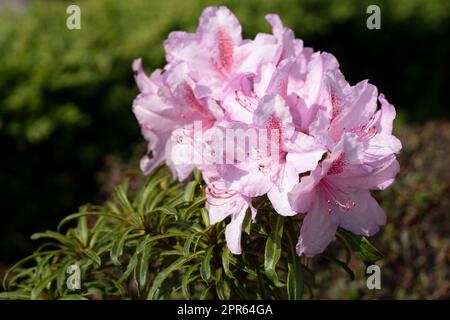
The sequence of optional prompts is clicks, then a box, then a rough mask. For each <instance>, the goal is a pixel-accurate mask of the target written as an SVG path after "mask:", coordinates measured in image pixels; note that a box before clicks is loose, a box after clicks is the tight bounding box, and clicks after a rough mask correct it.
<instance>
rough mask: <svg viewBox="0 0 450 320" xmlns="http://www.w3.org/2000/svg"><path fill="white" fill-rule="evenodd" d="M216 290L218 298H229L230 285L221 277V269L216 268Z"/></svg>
mask: <svg viewBox="0 0 450 320" xmlns="http://www.w3.org/2000/svg"><path fill="white" fill-rule="evenodd" d="M216 292H217V296H218V297H219V299H220V300H230V294H231V290H230V285H229V284H228V281H227V279H225V278H222V269H220V268H219V269H217V270H216Z"/></svg>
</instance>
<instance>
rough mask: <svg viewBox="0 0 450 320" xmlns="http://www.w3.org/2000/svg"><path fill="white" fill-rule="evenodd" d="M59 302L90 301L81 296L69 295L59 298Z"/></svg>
mask: <svg viewBox="0 0 450 320" xmlns="http://www.w3.org/2000/svg"><path fill="white" fill-rule="evenodd" d="M59 300H89V299H88V298H85V297H83V296H81V295H79V294H68V295H65V296H63V297H61V298H59Z"/></svg>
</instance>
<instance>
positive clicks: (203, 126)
mask: <svg viewBox="0 0 450 320" xmlns="http://www.w3.org/2000/svg"><path fill="white" fill-rule="evenodd" d="M266 19H267V21H268V22H269V23H270V24H271V26H272V33H271V34H265V33H260V34H257V35H256V37H255V38H254V39H243V38H242V35H241V26H240V24H239V22H238V20H237V19H236V17H235V16H234V15H233V14H232V13H231V12H230V11H229V10H228V9H227V8H225V7H209V8H206V9H205V10H204V11H203V13H202V15H201V17H200V21H199V25H198V28H197V30H196V32H194V33H186V32H179V31H177V32H172V33H170V34H169V37H168V39H167V40H166V41H165V42H164V48H165V52H166V59H167V65H166V66H164V68H163V69H162V70H156V71H154V72H153V73H152V74H151V75H150V76H147V75H146V74H145V73H144V71H143V69H142V65H141V61H140V60H139V59H138V60H136V61H135V62H134V64H133V68H134V70H135V72H136V82H137V84H138V86H139V88H140V91H141V93H140V94H139V95H138V97H137V98H136V99H135V101H134V103H133V111H134V113H135V115H136V117H137V119H138V121H139V124H140V126H141V129H142V133H143V135H144V137H145V138H146V139H147V140H148V142H149V144H148V151H149V155H147V156H145V157H144V158H143V159H142V161H141V168H142V170H143V171H144V173H149V172H151V171H152V170H153V169H154V168H155V167H156V166H158V165H159V164H161V163H162V162H165V163H166V164H167V165H168V166H169V167H170V169H171V171H172V173H173V175H174V177H177V178H178V179H180V180H186V179H189V177H190V174H191V173H192V170H193V169H194V168H197V169H198V170H200V171H201V173H202V175H203V178H204V180H205V182H206V184H207V188H206V190H205V194H206V203H207V204H206V207H207V210H208V213H209V219H210V221H211V222H212V223H215V222H218V221H222V220H224V219H226V218H228V217H229V218H230V219H229V223H228V225H227V227H226V230H225V238H226V241H227V243H228V247H229V249H230V250H231V252H232V253H234V254H240V253H241V252H242V249H241V244H240V241H241V233H242V225H243V221H244V219H245V215H246V212H247V211H248V210H250V212H251V217H252V219H253V220H255V217H256V216H257V215H258V209H257V208H255V207H254V206H253V204H252V203H253V201H254V200H255V199H256V198H258V197H263V196H265V197H267V198H268V199H269V201H270V204H271V206H272V207H273V209H274V212H273V214H275V215H277V214H278V215H282V216H295V217H296V218H297V220H298V221H299V222H300V221H301V230H300V234H299V238H298V243H297V246H296V252H297V254H298V255H305V256H307V257H311V256H314V255H317V254H319V253H322V252H323V251H324V250H325V249H326V247H327V246H328V244H329V243H330V242H331V241H332V240H333V239H334V238H335V234H336V231H337V229H338V227H341V228H343V229H346V230H348V231H350V232H352V233H354V234H357V235H364V236H372V235H374V234H375V233H376V232H377V231H378V230H379V227H380V226H382V225H384V224H385V223H386V216H385V213H384V211H383V209H382V208H381V207H380V206H379V204H378V203H377V202H376V200H375V199H374V198H373V197H372V196H371V194H370V190H380V189H385V188H387V187H389V186H390V185H391V184H392V183H393V182H394V180H395V176H396V174H397V173H398V171H399V164H398V162H397V160H396V154H398V153H399V151H400V149H401V143H400V141H399V140H398V139H397V138H396V137H394V136H393V135H392V125H393V121H394V118H395V109H394V107H393V106H392V105H391V104H390V103H389V102H388V101H387V100H386V99H385V97H384V95H383V94H379V93H378V90H377V88H376V87H375V86H374V85H372V84H370V83H369V82H368V81H367V80H364V81H361V82H359V83H357V84H356V85H353V86H352V85H350V84H349V83H348V82H347V81H346V80H345V77H344V75H343V74H342V73H341V71H340V69H339V63H338V61H337V60H336V58H335V57H334V56H333V55H331V54H329V53H324V52H315V51H314V50H313V49H311V48H308V47H304V46H303V41H302V40H300V39H296V38H295V36H294V33H293V32H292V30H290V29H288V28H286V27H284V26H283V25H282V23H281V21H280V18H279V17H278V16H277V15H267V16H266ZM230 130H234V131H235V132H237V133H236V135H237V136H238V137H237V138H239V134H240V135H241V136H242V135H243V134H244V133H246V132H248V131H249V130H254V131H255V132H258V133H260V132H261V130H263V131H264V132H265V134H264V135H261V134H258V135H257V136H258V138H257V139H253V140H251V141H250V142H251V143H248V144H246V143H243V144H241V146H240V147H239V146H238V145H237V144H234V143H230V141H226V139H225V141H224V139H223V137H226V134H225V132H226V131H230ZM274 132H275V134H273V133H274ZM261 136H262V137H261ZM244 138H245V137H244ZM231 142H233V141H231ZM244 142H245V141H244ZM242 148H244V149H245V150H243V151H242V150H241V149H242ZM268 149H269V150H270V152H267V150H268ZM238 151H242V152H243V154H244V155H245V156H244V157H243V159H242V158H238V157H236V156H235V154H236V153H237V152H238ZM218 154H219V155H224V154H225V160H228V161H225V160H224V158H223V157H217V155H218ZM230 155H231V156H230Z"/></svg>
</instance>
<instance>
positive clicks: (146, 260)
mask: <svg viewBox="0 0 450 320" xmlns="http://www.w3.org/2000/svg"><path fill="white" fill-rule="evenodd" d="M151 252H152V247H151V246H147V247H145V249H144V250H143V251H142V253H141V259H140V261H139V277H138V284H139V288H140V290H141V291H142V290H144V288H145V284H146V282H147V275H148V267H149V264H150V255H151Z"/></svg>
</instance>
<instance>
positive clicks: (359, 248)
mask: <svg viewBox="0 0 450 320" xmlns="http://www.w3.org/2000/svg"><path fill="white" fill-rule="evenodd" d="M338 233H339V235H340V236H341V237H342V238H343V239H345V240H346V241H347V243H348V244H349V245H350V248H351V249H352V251H353V252H354V253H355V255H356V256H357V257H359V258H360V259H361V260H363V261H364V262H366V263H368V264H373V263H375V262H377V261H378V260H380V259H382V258H383V255H382V254H381V253H380V252H379V251H378V250H377V249H376V248H375V247H374V246H373V245H372V244H371V243H370V242H369V240H367V239H366V238H365V237H363V236H359V235H355V234H353V233H351V232H349V231H347V230H344V229H339V230H338Z"/></svg>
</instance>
